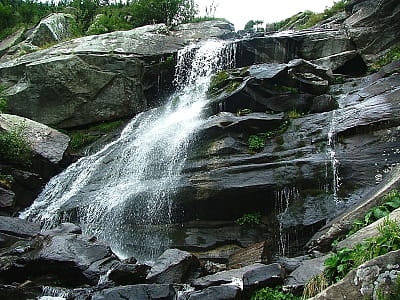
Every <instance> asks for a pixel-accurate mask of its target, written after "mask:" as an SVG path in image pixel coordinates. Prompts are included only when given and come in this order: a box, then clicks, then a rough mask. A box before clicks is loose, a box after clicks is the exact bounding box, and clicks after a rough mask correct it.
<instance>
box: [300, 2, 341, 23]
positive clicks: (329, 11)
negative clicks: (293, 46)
mask: <svg viewBox="0 0 400 300" xmlns="http://www.w3.org/2000/svg"><path fill="white" fill-rule="evenodd" d="M347 4H348V1H347V0H341V1H338V2H335V3H334V4H333V6H332V7H330V8H326V9H325V10H324V12H322V13H319V14H315V13H313V14H311V15H310V18H309V19H308V21H307V22H306V23H305V24H304V25H302V26H300V27H299V28H298V29H305V28H310V27H312V26H314V25H316V24H317V23H319V22H321V21H323V20H326V19H329V18H330V17H332V16H333V15H335V14H337V13H338V12H340V11H343V10H344V9H345V7H346V5H347Z"/></svg>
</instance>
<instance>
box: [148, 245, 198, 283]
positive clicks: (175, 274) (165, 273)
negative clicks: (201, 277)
mask: <svg viewBox="0 0 400 300" xmlns="http://www.w3.org/2000/svg"><path fill="white" fill-rule="evenodd" d="M199 266H200V264H199V261H198V259H197V258H196V257H195V256H194V255H193V254H191V253H189V252H185V251H182V250H179V249H168V250H166V251H165V252H164V253H163V254H162V255H161V256H160V257H158V258H157V260H156V261H155V263H154V266H153V267H152V268H151V269H150V272H149V274H148V275H147V278H146V279H147V280H148V281H150V282H154V283H159V284H171V283H184V282H186V281H187V280H188V279H190V277H191V276H193V273H194V272H195V271H196V270H197V269H198V268H199Z"/></svg>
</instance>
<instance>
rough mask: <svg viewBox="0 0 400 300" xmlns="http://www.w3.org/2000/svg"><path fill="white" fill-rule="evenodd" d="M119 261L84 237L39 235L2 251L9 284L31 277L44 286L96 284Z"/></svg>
mask: <svg viewBox="0 0 400 300" xmlns="http://www.w3.org/2000/svg"><path fill="white" fill-rule="evenodd" d="M22 221H23V220H22ZM25 222H26V221H25ZM116 262H118V260H117V259H116V258H115V257H114V256H113V255H112V253H111V250H110V249H109V247H107V246H105V245H102V244H100V243H98V242H94V241H91V240H90V239H89V238H87V237H84V236H80V235H75V234H63V235H59V236H45V237H43V236H37V237H35V238H34V239H32V240H27V241H19V242H17V243H15V244H14V245H12V246H11V247H10V248H8V249H7V251H6V252H3V255H2V256H1V257H0V266H1V267H0V280H1V281H2V282H4V283H8V284H9V283H12V282H18V283H23V282H25V281H27V280H30V281H33V282H37V283H42V284H45V285H51V284H52V282H59V284H60V285H61V286H81V285H84V284H90V285H96V284H97V283H98V281H99V279H100V276H101V275H104V274H105V273H106V272H107V271H108V270H109V269H110V268H111V267H114V266H115V263H116Z"/></svg>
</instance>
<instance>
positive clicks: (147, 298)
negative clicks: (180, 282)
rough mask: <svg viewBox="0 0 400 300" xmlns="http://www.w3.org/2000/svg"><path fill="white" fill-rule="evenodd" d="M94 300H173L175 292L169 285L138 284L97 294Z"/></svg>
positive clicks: (93, 297) (94, 295) (93, 296)
mask: <svg viewBox="0 0 400 300" xmlns="http://www.w3.org/2000/svg"><path fill="white" fill-rule="evenodd" d="M91 299H92V300H136V299H141V300H142V299H143V300H173V299H175V290H174V289H173V287H172V285H167V284H138V285H128V286H122V287H115V288H110V289H105V290H102V291H99V292H96V293H94V294H93V295H92V298H91Z"/></svg>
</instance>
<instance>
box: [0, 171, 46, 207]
mask: <svg viewBox="0 0 400 300" xmlns="http://www.w3.org/2000/svg"><path fill="white" fill-rule="evenodd" d="M0 173H1V174H6V175H9V176H11V177H12V179H13V180H12V183H11V184H9V186H8V187H7V189H11V191H12V192H13V193H14V194H15V198H14V199H15V202H14V205H13V206H12V207H11V208H10V209H7V210H6V213H7V214H11V215H12V214H14V213H15V212H18V211H20V210H21V209H23V208H26V207H28V206H29V205H31V204H32V202H33V201H34V200H35V199H36V197H37V195H39V193H40V191H41V190H42V188H43V185H44V180H43V179H42V177H41V176H40V175H38V174H34V173H31V172H28V171H22V170H19V169H16V168H15V166H10V165H0Z"/></svg>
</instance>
